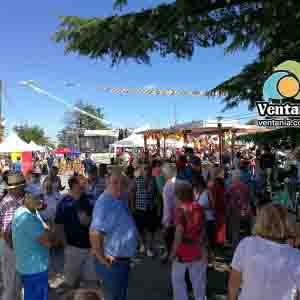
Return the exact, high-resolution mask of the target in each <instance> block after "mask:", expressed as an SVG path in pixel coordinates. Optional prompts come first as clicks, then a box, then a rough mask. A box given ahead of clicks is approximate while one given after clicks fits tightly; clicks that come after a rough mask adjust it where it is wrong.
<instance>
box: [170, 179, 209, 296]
mask: <svg viewBox="0 0 300 300" xmlns="http://www.w3.org/2000/svg"><path fill="white" fill-rule="evenodd" d="M175 195H176V199H177V201H178V204H177V208H176V220H175V225H176V232H175V240H174V244H173V250H172V253H171V258H172V259H173V265H172V286H173V291H174V300H187V299H188V293H187V289H186V284H185V272H186V270H188V272H189V277H190V279H191V282H192V286H193V292H194V298H195V300H204V299H205V294H206V292H205V290H206V269H207V260H206V259H205V251H204V249H203V248H204V245H203V232H205V229H204V227H205V226H204V224H205V216H204V211H203V209H202V208H201V206H200V205H199V204H198V203H197V202H196V201H193V199H194V195H193V187H192V185H191V184H189V183H187V182H182V183H178V184H177V185H176V187H175Z"/></svg>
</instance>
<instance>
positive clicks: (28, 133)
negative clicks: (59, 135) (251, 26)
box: [14, 125, 53, 147]
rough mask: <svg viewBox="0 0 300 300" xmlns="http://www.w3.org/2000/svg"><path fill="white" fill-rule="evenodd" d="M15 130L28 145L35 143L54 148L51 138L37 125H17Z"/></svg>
mask: <svg viewBox="0 0 300 300" xmlns="http://www.w3.org/2000/svg"><path fill="white" fill-rule="evenodd" d="M14 130H15V131H16V133H17V134H18V136H19V137H20V138H21V139H22V140H24V141H25V142H27V143H30V142H31V141H34V142H35V143H36V144H38V145H46V146H51V147H53V144H52V143H51V142H50V140H49V138H48V137H46V136H45V132H44V129H43V128H41V127H39V126H37V125H35V126H28V125H17V126H15V127H14Z"/></svg>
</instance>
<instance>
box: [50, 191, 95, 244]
mask: <svg viewBox="0 0 300 300" xmlns="http://www.w3.org/2000/svg"><path fill="white" fill-rule="evenodd" d="M92 213H93V207H92V205H91V204H90V202H89V200H88V198H87V197H86V196H85V195H83V196H81V198H80V199H78V200H75V199H74V198H73V197H72V196H71V195H66V196H64V197H63V199H62V200H61V202H60V203H59V205H58V207H57V212H56V217H55V223H56V224H62V225H64V230H65V236H66V240H67V244H68V245H70V246H73V247H77V248H85V249H87V248H90V247H91V245H90V239H89V222H90V220H91V218H92Z"/></svg>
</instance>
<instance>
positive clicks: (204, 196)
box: [195, 191, 215, 221]
mask: <svg viewBox="0 0 300 300" xmlns="http://www.w3.org/2000/svg"><path fill="white" fill-rule="evenodd" d="M195 199H196V200H197V202H198V203H199V204H200V205H201V207H203V209H204V213H205V219H206V221H213V220H215V216H214V211H213V210H212V209H210V208H209V198H208V192H207V191H203V192H202V193H201V194H200V195H195Z"/></svg>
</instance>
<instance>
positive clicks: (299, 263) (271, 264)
mask: <svg viewBox="0 0 300 300" xmlns="http://www.w3.org/2000/svg"><path fill="white" fill-rule="evenodd" d="M290 234H291V233H290V226H289V221H288V212H287V210H286V209H285V208H283V207H281V206H280V205H277V204H267V205H265V206H264V207H263V208H261V209H260V211H259V212H258V215H257V219H256V224H255V226H254V236H252V237H247V238H245V239H244V240H242V241H241V242H240V244H239V246H238V247H237V249H236V251H235V253H234V257H233V261H232V264H231V267H232V270H231V273H230V279H229V286H228V300H237V299H239V300H254V299H255V300H299V299H300V298H299V291H300V254H299V252H298V251H297V250H295V249H293V248H291V247H290V246H289V245H288V244H287V243H286V241H287V240H288V239H289V236H290Z"/></svg>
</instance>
